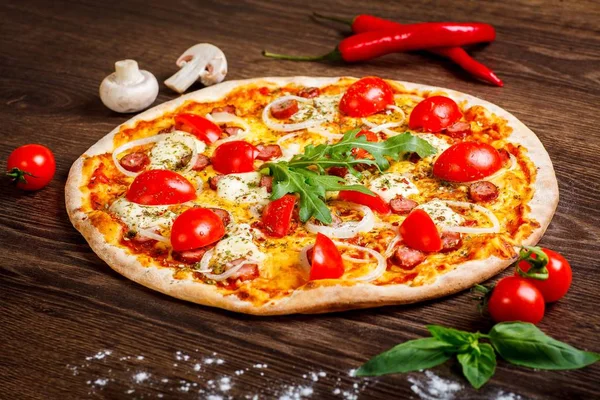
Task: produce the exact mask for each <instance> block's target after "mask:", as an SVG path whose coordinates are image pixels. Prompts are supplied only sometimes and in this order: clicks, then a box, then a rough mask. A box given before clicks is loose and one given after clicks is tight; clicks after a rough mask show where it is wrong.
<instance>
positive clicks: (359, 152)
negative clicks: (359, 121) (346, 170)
mask: <svg viewBox="0 0 600 400" xmlns="http://www.w3.org/2000/svg"><path fill="white" fill-rule="evenodd" d="M359 136H365V137H366V138H367V142H378V141H379V136H377V134H376V133H373V132H371V131H367V130H362V131H360V132H358V133H357V134H356V137H359ZM352 155H353V156H354V158H366V157H367V156H368V155H369V152H368V151H366V150H365V149H359V148H354V149H352Z"/></svg>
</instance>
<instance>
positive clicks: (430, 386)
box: [408, 371, 463, 400]
mask: <svg viewBox="0 0 600 400" xmlns="http://www.w3.org/2000/svg"><path fill="white" fill-rule="evenodd" d="M425 376H426V377H427V380H419V379H417V378H415V377H413V376H410V377H408V381H409V382H410V383H412V386H411V387H410V388H411V390H412V391H413V392H414V393H415V394H416V395H417V396H419V398H421V399H422V400H453V399H454V398H455V396H456V394H457V393H458V392H459V391H460V390H461V389H462V388H463V386H462V385H461V384H460V383H458V382H453V381H450V380H446V379H443V378H440V377H439V376H437V375H436V374H434V373H433V372H431V371H425Z"/></svg>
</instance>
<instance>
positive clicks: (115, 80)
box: [100, 60, 158, 113]
mask: <svg viewBox="0 0 600 400" xmlns="http://www.w3.org/2000/svg"><path fill="white" fill-rule="evenodd" d="M156 96H158V82H157V80H156V78H155V77H154V75H152V74H151V73H150V72H148V71H144V70H140V68H139V67H138V63H137V62H136V61H135V60H121V61H117V62H116V63H115V72H113V73H112V74H110V75H109V76H107V77H106V78H104V80H103V81H102V83H101V84H100V99H101V100H102V102H103V103H104V105H105V106H106V107H108V108H110V109H111V110H113V111H116V112H119V113H132V112H137V111H141V110H143V109H144V108H147V107H148V106H149V105H150V104H152V103H154V100H156Z"/></svg>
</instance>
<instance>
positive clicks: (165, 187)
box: [125, 169, 196, 206]
mask: <svg viewBox="0 0 600 400" xmlns="http://www.w3.org/2000/svg"><path fill="white" fill-rule="evenodd" d="M125 197H127V200H129V201H132V202H134V203H137V204H143V205H148V206H158V205H167V204H180V203H185V202H186V201H190V200H194V199H195V198H196V189H195V188H194V186H193V185H192V184H191V183H190V182H189V181H188V180H187V179H185V178H184V177H183V176H181V175H179V174H178V173H177V172H173V171H169V170H166V169H152V170H149V171H144V172H142V173H141V174H139V175H138V176H136V177H135V179H134V181H133V183H132V184H131V186H129V190H127V194H126V195H125Z"/></svg>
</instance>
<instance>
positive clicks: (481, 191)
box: [469, 181, 498, 203]
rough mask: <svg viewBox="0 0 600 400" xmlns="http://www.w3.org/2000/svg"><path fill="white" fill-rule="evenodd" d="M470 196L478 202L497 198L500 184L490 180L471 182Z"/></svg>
mask: <svg viewBox="0 0 600 400" xmlns="http://www.w3.org/2000/svg"><path fill="white" fill-rule="evenodd" d="M469 197H470V198H471V200H473V201H475V202H477V203H482V202H486V201H492V200H495V199H496V198H497V197H498V186H496V185H494V184H493V183H492V182H488V181H479V182H474V183H471V184H470V185H469Z"/></svg>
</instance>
